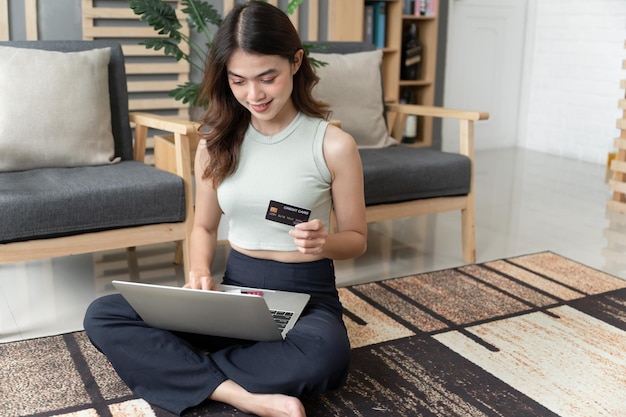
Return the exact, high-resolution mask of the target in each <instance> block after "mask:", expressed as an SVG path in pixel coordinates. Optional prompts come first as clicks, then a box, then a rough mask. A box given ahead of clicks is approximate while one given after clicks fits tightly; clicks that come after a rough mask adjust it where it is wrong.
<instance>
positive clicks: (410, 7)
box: [402, 0, 419, 14]
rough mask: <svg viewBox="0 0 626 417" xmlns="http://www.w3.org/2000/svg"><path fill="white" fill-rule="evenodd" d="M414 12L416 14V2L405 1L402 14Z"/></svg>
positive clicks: (411, 0) (413, 0) (412, 0)
mask: <svg viewBox="0 0 626 417" xmlns="http://www.w3.org/2000/svg"><path fill="white" fill-rule="evenodd" d="M417 1H419V0H417ZM414 12H415V0H403V2H402V14H413V13H414Z"/></svg>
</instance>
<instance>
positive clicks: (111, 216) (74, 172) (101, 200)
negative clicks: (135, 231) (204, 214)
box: [0, 161, 185, 243]
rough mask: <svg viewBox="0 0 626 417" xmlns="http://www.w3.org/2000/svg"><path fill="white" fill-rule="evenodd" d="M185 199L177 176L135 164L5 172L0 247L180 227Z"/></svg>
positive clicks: (0, 184)
mask: <svg viewBox="0 0 626 417" xmlns="http://www.w3.org/2000/svg"><path fill="white" fill-rule="evenodd" d="M68 184H71V186H68ZM184 195H185V191H184V185H183V181H182V179H181V178H180V177H178V176H176V175H174V174H170V173H168V172H165V171H161V170H158V169H155V168H154V167H151V166H149V165H145V164H143V163H141V162H137V161H122V162H120V163H118V164H115V165H102V166H95V167H77V168H44V169H34V170H31V171H20V172H7V173H3V174H2V175H0V213H2V221H1V222H0V242H1V243H7V242H11V241H20V240H29V239H32V238H44V237H56V236H64V235H73V234H77V233H83V232H90V231H99V230H106V229H117V228H120V227H126V226H139V225H145V224H155V223H169V222H181V221H184V219H185V197H184ZM34 196H36V198H34Z"/></svg>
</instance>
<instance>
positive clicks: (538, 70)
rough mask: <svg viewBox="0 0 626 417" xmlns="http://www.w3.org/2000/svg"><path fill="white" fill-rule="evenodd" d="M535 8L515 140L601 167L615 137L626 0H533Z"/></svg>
mask: <svg viewBox="0 0 626 417" xmlns="http://www.w3.org/2000/svg"><path fill="white" fill-rule="evenodd" d="M534 6H535V7H534V9H535V10H534V11H535V16H534V33H533V34H531V35H530V36H532V39H529V40H530V42H531V43H530V45H531V48H530V49H527V51H528V52H530V54H529V55H530V56H529V57H528V58H527V59H530V61H529V62H530V63H531V64H530V73H529V74H527V77H528V78H527V79H526V80H527V83H526V85H527V86H528V87H529V89H530V91H529V92H528V103H527V105H528V107H527V114H526V120H520V122H521V123H524V124H525V129H524V132H525V134H524V135H523V137H520V140H519V142H520V143H519V145H520V146H522V147H525V148H529V149H533V150H537V151H541V152H547V153H551V154H556V155H561V156H565V157H571V158H575V159H580V160H584V161H588V162H595V163H602V164H604V163H605V162H606V156H607V153H608V152H610V151H612V150H613V139H614V138H615V137H616V136H618V135H619V130H618V129H617V128H616V127H615V121H616V119H617V118H619V117H621V111H619V110H618V109H617V101H618V100H619V99H620V98H624V91H623V90H621V89H620V80H621V79H623V78H626V74H625V72H624V71H623V70H622V69H621V68H622V60H623V59H625V58H626V51H625V50H624V41H625V40H626V0H537V1H536V2H535V5H534ZM530 18H531V19H532V18H533V17H532V16H531V17H530Z"/></svg>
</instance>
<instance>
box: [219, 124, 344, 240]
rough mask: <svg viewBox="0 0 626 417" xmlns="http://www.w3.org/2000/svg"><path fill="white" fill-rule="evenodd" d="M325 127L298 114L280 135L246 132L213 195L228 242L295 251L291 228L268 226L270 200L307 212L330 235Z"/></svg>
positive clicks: (329, 193)
mask: <svg viewBox="0 0 626 417" xmlns="http://www.w3.org/2000/svg"><path fill="white" fill-rule="evenodd" d="M327 126H328V122H326V121H324V120H322V119H317V118H312V117H308V116H305V115H304V114H302V113H298V115H297V116H296V117H295V118H294V120H293V121H292V122H291V123H290V124H289V126H287V127H286V128H285V129H284V130H283V131H281V132H280V133H278V134H276V135H274V136H265V135H263V134H261V133H259V132H258V131H257V130H256V129H254V128H253V127H252V125H250V126H249V128H248V130H247V132H246V134H245V137H244V141H243V144H242V147H241V151H240V155H239V163H238V166H237V168H236V170H235V172H234V173H233V174H232V175H231V176H229V177H228V178H226V179H225V180H224V181H223V182H222V183H221V184H220V185H219V186H218V189H217V197H218V201H219V204H220V207H221V209H222V211H223V212H224V215H225V218H226V219H227V221H228V240H229V241H230V242H231V243H232V244H234V245H236V246H238V247H241V248H243V249H249V250H276V251H295V250H297V248H296V246H295V245H294V243H293V237H291V236H290V235H289V230H290V229H292V228H293V226H289V225H285V224H282V223H278V222H275V221H270V220H266V218H265V216H266V214H267V211H268V208H269V203H270V200H274V201H278V202H280V203H284V204H287V205H290V206H295V207H300V208H303V209H308V210H311V215H310V220H313V219H320V220H322V221H323V222H324V225H325V226H326V230H328V226H329V219H330V211H331V207H332V198H331V173H330V170H329V169H328V166H327V165H326V161H325V160H324V152H323V144H324V134H325V133H326V128H327Z"/></svg>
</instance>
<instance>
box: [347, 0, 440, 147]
mask: <svg viewBox="0 0 626 417" xmlns="http://www.w3.org/2000/svg"><path fill="white" fill-rule="evenodd" d="M369 2H370V1H369V0H365V1H360V2H359V3H358V4H354V3H353V7H355V8H360V7H364V6H365V3H369ZM385 3H386V36H385V48H383V65H382V72H383V86H384V90H385V101H386V102H389V103H398V102H399V101H400V99H401V98H402V97H404V95H405V94H406V93H407V91H409V92H411V94H412V96H413V97H414V103H413V104H421V105H428V106H432V105H434V101H435V77H436V74H437V31H438V24H439V20H438V17H439V7H438V6H439V2H437V7H436V10H435V14H434V15H433V16H420V15H415V14H405V13H404V0H386V1H385ZM356 14H357V15H363V12H362V11H361V10H358V11H357V13H356ZM411 24H415V25H416V27H417V31H418V37H419V39H420V41H421V43H422V48H423V50H422V63H421V74H420V78H419V79H417V80H401V79H400V66H401V57H402V44H403V39H404V35H405V33H407V32H408V30H409V27H410V25H411ZM354 31H355V33H358V35H359V36H358V37H355V39H351V40H357V39H358V40H363V22H361V26H360V27H358V28H354ZM432 135H433V120H432V118H422V119H420V120H419V123H418V138H417V143H415V146H430V145H431V144H432Z"/></svg>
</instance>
